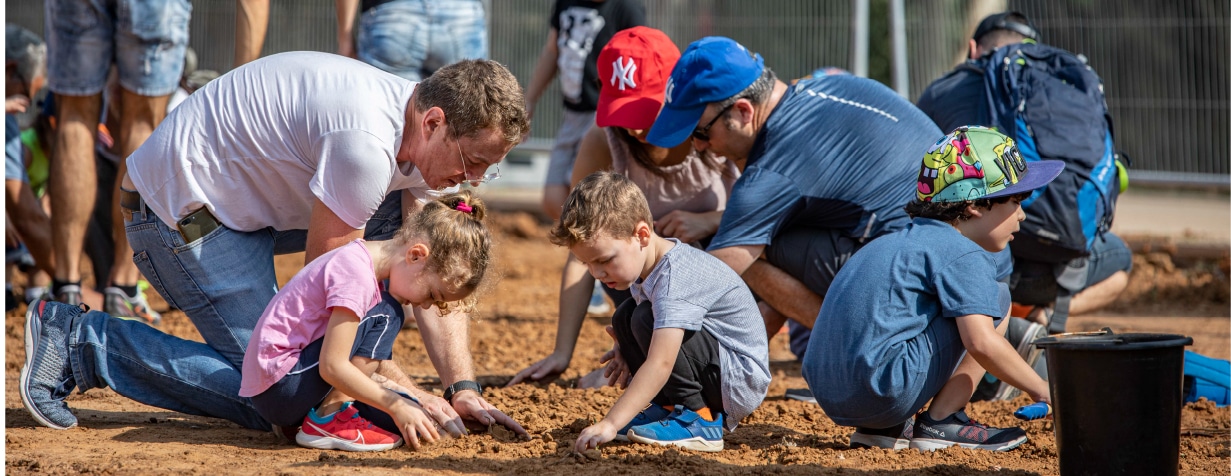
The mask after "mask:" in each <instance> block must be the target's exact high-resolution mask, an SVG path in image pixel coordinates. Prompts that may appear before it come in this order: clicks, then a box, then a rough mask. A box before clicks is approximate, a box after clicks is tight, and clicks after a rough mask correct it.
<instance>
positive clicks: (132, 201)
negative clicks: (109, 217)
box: [120, 188, 145, 212]
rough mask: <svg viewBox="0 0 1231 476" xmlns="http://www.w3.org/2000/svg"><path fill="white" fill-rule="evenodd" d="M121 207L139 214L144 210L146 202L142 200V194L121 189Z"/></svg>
mask: <svg viewBox="0 0 1231 476" xmlns="http://www.w3.org/2000/svg"><path fill="white" fill-rule="evenodd" d="M120 206H121V207H124V209H126V210H128V211H130V212H139V211H142V210H144V208H145V201H144V200H141V193H140V192H137V191H136V190H124V189H122V188H121V189H120Z"/></svg>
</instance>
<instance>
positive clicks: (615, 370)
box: [598, 326, 633, 388]
mask: <svg viewBox="0 0 1231 476" xmlns="http://www.w3.org/2000/svg"><path fill="white" fill-rule="evenodd" d="M607 334H609V335H610V336H611V339H612V340H616V336H615V328H613V327H611V326H607ZM598 363H600V364H607V369H606V370H604V371H603V377H606V378H607V385H611V386H616V385H619V386H620V388H626V387H628V381H629V380H630V379H632V378H633V373H632V372H631V371H629V370H628V364H627V363H625V362H624V356H622V355H620V341H618V340H616V344H615V346H613V347H612V348H611V350H609V351H607V353H606V354H603V358H601V359H599V360H598Z"/></svg>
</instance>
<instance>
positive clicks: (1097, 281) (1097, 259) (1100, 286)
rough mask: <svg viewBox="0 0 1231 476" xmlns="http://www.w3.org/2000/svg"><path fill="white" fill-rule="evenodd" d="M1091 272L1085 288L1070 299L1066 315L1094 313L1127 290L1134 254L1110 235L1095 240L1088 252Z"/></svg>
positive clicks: (1113, 235) (1120, 241)
mask: <svg viewBox="0 0 1231 476" xmlns="http://www.w3.org/2000/svg"><path fill="white" fill-rule="evenodd" d="M1089 259H1090V264H1089V266H1090V270H1089V276H1088V278H1087V281H1086V288H1085V289H1083V290H1081V292H1079V293H1077V295H1075V296H1073V300H1072V301H1071V302H1070V303H1069V314H1070V315H1078V314H1084V313H1087V312H1093V311H1097V310H1099V309H1102V308H1104V307H1106V306H1107V305H1109V304H1111V303H1113V302H1115V300H1116V298H1117V297H1120V293H1122V292H1124V289H1125V288H1127V287H1128V273H1129V271H1131V270H1132V269H1133V250H1131V249H1129V247H1128V245H1127V244H1125V243H1124V240H1121V239H1120V237H1118V236H1116V235H1115V234H1112V233H1110V232H1108V233H1105V234H1103V236H1102V237H1100V238H1098V239H1096V240H1094V245H1093V246H1092V247H1091V249H1090V258H1089Z"/></svg>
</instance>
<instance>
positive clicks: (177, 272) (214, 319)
mask: <svg viewBox="0 0 1231 476" xmlns="http://www.w3.org/2000/svg"><path fill="white" fill-rule="evenodd" d="M400 197H401V192H400V191H399V192H394V193H392V194H390V195H389V197H388V198H387V199H386V200H385V202H384V203H383V204H381V206H380V208H379V209H378V210H377V211H376V214H375V215H373V217H372V218H371V219H370V220H369V221H368V225H367V228H366V231H365V236H364V238H365V239H369V240H381V239H388V238H391V237H392V236H393V234H394V233H395V232H396V231H397V229H398V228H399V227H400V226H401V223H402V213H403V212H402V203H401V198H400ZM124 225H125V227H126V230H127V235H128V242H129V244H131V245H132V249H133V261H135V262H136V263H137V267H138V268H140V269H141V273H142V274H144V275H145V278H146V279H147V280H148V281H149V282H150V284H151V285H152V286H153V287H154V289H155V290H157V291H158V293H159V294H160V295H162V297H163V299H165V300H166V301H167V303H169V304H171V305H172V306H175V307H177V308H179V309H180V310H182V311H184V314H187V315H188V318H189V319H190V320H192V323H193V324H194V325H195V326H196V327H197V330H198V331H200V333H201V336H202V337H204V338H205V343H204V344H202V343H199V342H193V341H189V340H185V339H181V338H179V337H174V336H171V335H168V334H164V333H162V332H160V331H158V330H156V329H153V328H150V327H149V326H147V325H145V324H143V323H140V322H135V321H128V320H122V319H115V318H112V317H110V316H108V315H107V314H104V313H101V312H90V313H87V314H83V315H82V316H81V317H80V318H78V320H77V322H75V323H74V325H73V329H72V331H71V333H70V336H69V362H70V365H71V366H72V368H73V376H74V377H75V378H76V380H77V386H78V388H79V389H80V391H82V392H84V391H86V390H89V389H91V388H104V387H111V388H112V389H114V390H115V391H116V393H119V394H120V395H123V396H125V397H128V398H131V399H133V400H136V401H138V402H141V403H144V404H147V405H152V406H156V407H159V408H165V409H168V410H174V411H177V412H181V413H187V414H190V415H203V416H210V417H217V418H225V419H227V420H231V421H233V422H235V423H238V424H240V425H243V426H245V427H248V428H253V429H261V430H268V429H269V428H270V426H269V423H268V422H266V421H265V420H264V419H263V418H261V417H260V415H258V414H257V412H256V410H255V409H253V408H252V403H251V401H250V400H249V399H248V398H242V397H240V396H239V383H240V369H242V368H243V360H244V352H245V351H246V350H247V348H248V340H249V338H250V337H251V335H252V330H253V329H254V328H255V327H256V322H257V319H259V318H260V316H261V313H262V312H264V311H265V306H266V305H268V304H269V301H270V300H271V299H273V297H274V294H275V293H276V292H277V291H278V281H277V278H276V276H275V274H274V260H273V257H274V255H275V254H283V253H292V252H297V251H303V249H304V244H305V243H306V239H307V232H306V231H305V230H294V231H276V230H272V229H265V230H257V231H252V232H240V231H235V230H231V229H229V228H226V227H219V228H218V229H216V230H214V231H213V232H211V233H209V234H208V235H205V236H204V237H202V238H200V239H198V240H196V241H194V242H192V243H184V239H183V237H181V236H180V234H179V232H178V231H176V230H175V229H173V228H171V227H168V226H167V225H166V224H165V223H163V222H162V220H160V219H158V217H156V216H155V215H154V214H153V213H149V212H148V210H146V211H145V212H135V213H133V214H132V217H131V219H128V220H125V223H124ZM393 307H394V308H395V309H400V306H393Z"/></svg>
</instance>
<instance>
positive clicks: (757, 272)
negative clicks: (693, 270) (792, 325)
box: [710, 245, 821, 329]
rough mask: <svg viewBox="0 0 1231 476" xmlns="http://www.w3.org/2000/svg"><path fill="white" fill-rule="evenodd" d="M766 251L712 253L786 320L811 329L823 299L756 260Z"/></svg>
mask: <svg viewBox="0 0 1231 476" xmlns="http://www.w3.org/2000/svg"><path fill="white" fill-rule="evenodd" d="M762 251H765V246H763V245H744V246H731V247H727V248H719V249H716V250H711V251H710V254H712V255H714V256H715V257H716V258H718V259H720V260H722V262H724V263H726V264H727V266H730V267H731V269H734V270H735V272H736V273H739V275H740V276H741V277H743V278H744V282H745V283H748V287H749V288H750V289H752V292H754V293H756V294H757V296H758V297H760V298H761V299H762V300H764V301H765V302H766V303H768V304H769V305H770V306H772V307H773V308H774V309H776V310H777V311H778V312H781V313H782V314H785V315H786V316H787V317H789V318H791V319H794V320H796V321H798V322H799V323H800V324H803V325H804V326H805V327H807V328H809V329H811V328H812V324H813V323H814V322H816V315H817V314H818V313H820V312H821V296H818V295H817V294H816V293H814V292H812V290H810V289H808V287H807V286H804V283H801V282H799V280H797V279H795V278H794V277H792V276H791V275H789V274H787V273H786V272H784V271H782V270H781V269H778V268H777V267H774V265H771V264H769V262H767V261H765V260H761V259H757V258H758V257H760V256H761V252H762Z"/></svg>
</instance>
